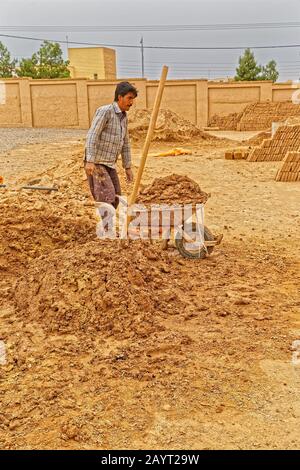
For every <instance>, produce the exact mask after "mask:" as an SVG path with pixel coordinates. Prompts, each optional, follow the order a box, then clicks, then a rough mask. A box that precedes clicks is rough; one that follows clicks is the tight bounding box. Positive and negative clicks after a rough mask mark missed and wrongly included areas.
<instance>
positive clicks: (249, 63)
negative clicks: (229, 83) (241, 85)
mask: <svg viewBox="0 0 300 470" xmlns="http://www.w3.org/2000/svg"><path fill="white" fill-rule="evenodd" d="M261 71H262V67H261V66H260V65H258V64H257V62H256V60H255V57H254V53H253V52H251V50H250V49H249V48H248V49H246V50H245V52H244V55H243V56H240V58H239V66H238V67H237V69H236V76H235V77H234V79H235V80H237V81H238V80H249V81H252V80H260V73H261Z"/></svg>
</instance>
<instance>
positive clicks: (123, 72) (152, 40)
mask: <svg viewBox="0 0 300 470" xmlns="http://www.w3.org/2000/svg"><path fill="white" fill-rule="evenodd" d="M0 6H1V8H0V34H7V35H18V36H31V37H35V38H46V39H51V40H66V35H67V36H68V40H69V41H78V42H88V43H95V44H104V45H106V44H107V45H110V44H123V45H139V42H140V39H141V36H142V35H143V37H144V44H145V46H147V45H148V46H150V45H153V46H193V47H224V46H228V47H229V46H234V47H241V46H250V47H251V46H253V47H254V46H266V45H267V46H270V45H291V44H295V45H297V44H300V27H297V28H296V27H293V28H287V27H284V28H274V29H273V28H268V29H237V30H236V29H231V30H215V31H203V30H202V31H199V30H198V31H141V30H138V29H139V28H137V30H136V31H114V32H99V31H96V32H91V31H88V30H86V31H81V32H80V31H78V28H77V30H76V26H91V27H92V26H137V25H138V26H139V27H140V26H141V25H204V24H207V25H211V24H245V23H283V22H285V23H286V22H300V0H284V1H283V0H260V1H258V0H251V1H250V0H210V1H206V0H181V1H178V0H175V1H174V0H139V1H137V0H109V1H106V0H104V1H103V0H98V1H96V0H94V1H76V0H75V1H74V0H62V1H60V2H58V1H52V0H51V1H49V0H34V1H31V0H18V1H15V0H9V1H8V0H0ZM30 26H32V28H30ZM43 26H48V28H47V30H46V31H43ZM49 26H53V28H50V29H49ZM59 26H60V28H59ZM9 27H11V29H9ZM16 27H17V28H16ZM38 27H39V28H38ZM55 27H56V28H57V30H55ZM22 28H23V30H22ZM38 29H40V31H39V30H38ZM52 29H53V30H52ZM0 41H2V42H3V43H4V44H5V45H6V46H7V47H8V48H9V50H10V52H11V54H12V56H14V57H17V58H21V57H24V56H26V57H28V56H30V55H31V54H32V53H33V52H35V51H36V50H37V49H38V48H39V45H40V43H39V42H37V41H32V40H25V39H12V38H7V37H1V36H0ZM72 47H76V46H75V45H72ZM78 47H80V46H79V44H78ZM62 49H63V51H64V54H65V57H66V49H67V47H66V45H64V44H62ZM115 49H116V50H117V63H118V77H119V78H121V77H122V78H123V77H139V76H141V53H140V50H139V49H129V48H128V49H127V48H118V47H116V48H115ZM253 51H254V53H255V56H256V58H257V60H258V62H259V63H260V64H265V63H266V62H268V61H269V60H271V59H275V60H276V61H277V64H278V68H279V71H280V77H279V80H280V81H284V80H289V79H290V80H297V79H299V76H300V47H295V48H282V49H253ZM241 53H242V50H193V51H192V50H160V49H145V76H146V77H147V78H155V79H156V78H159V75H160V70H161V65H162V64H166V65H169V67H170V72H169V78H194V77H201V78H217V77H226V76H232V75H234V71H235V67H236V64H237V61H238V57H239V55H240V54H241Z"/></svg>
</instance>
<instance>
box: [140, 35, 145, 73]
mask: <svg viewBox="0 0 300 470" xmlns="http://www.w3.org/2000/svg"><path fill="white" fill-rule="evenodd" d="M140 44H141V54H142V77H143V78H144V76H145V63H144V38H143V36H142V38H141V41H140Z"/></svg>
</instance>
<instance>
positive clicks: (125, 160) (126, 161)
mask: <svg viewBox="0 0 300 470" xmlns="http://www.w3.org/2000/svg"><path fill="white" fill-rule="evenodd" d="M121 155H122V165H123V168H125V172H126V179H127V182H128V183H131V182H132V181H133V173H132V170H131V148H130V140H129V134H128V129H127V131H126V136H125V139H124V144H123V147H122V150H121Z"/></svg>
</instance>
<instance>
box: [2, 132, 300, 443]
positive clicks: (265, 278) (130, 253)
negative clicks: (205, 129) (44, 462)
mask: <svg viewBox="0 0 300 470" xmlns="http://www.w3.org/2000/svg"><path fill="white" fill-rule="evenodd" d="M243 134H245V133H243ZM214 135H216V133H215V132H214ZM247 136H248V137H249V133H248V134H247ZM251 136H252V133H251ZM223 137H226V135H225V134H224V132H223V133H222V138H223ZM227 137H230V138H231V139H232V138H234V137H235V135H234V133H233V132H230V135H227ZM243 139H244V136H243V137H241V135H240V134H239V133H237V136H236V140H237V141H238V143H237V142H229V141H228V142H226V141H224V140H222V141H219V142H218V141H215V142H211V141H209V142H203V141H201V142H200V141H199V142H197V141H196V140H195V141H193V142H190V143H189V144H187V143H185V145H184V146H185V147H187V148H188V149H190V150H192V151H193V154H192V155H187V156H177V157H161V158H157V157H153V158H152V159H151V160H148V163H147V167H146V170H145V174H144V181H143V182H144V183H150V182H151V181H152V180H153V179H154V178H156V177H157V176H166V175H168V174H171V173H176V174H180V175H187V176H189V177H190V178H192V179H193V180H195V181H196V182H197V183H198V184H199V185H200V187H201V189H202V190H204V191H206V192H208V193H211V197H210V199H209V200H208V202H207V204H206V206H205V208H206V211H205V214H206V225H207V226H208V227H209V228H210V229H211V230H212V231H214V232H216V233H221V232H222V233H224V239H223V242H222V244H221V245H220V246H218V247H216V248H215V249H214V251H213V253H212V255H211V256H209V257H208V258H206V259H205V260H197V261H191V260H186V259H183V258H181V257H180V255H179V254H178V253H177V252H176V251H175V249H174V248H173V247H172V246H171V247H170V249H169V250H168V251H166V252H162V251H161V249H160V247H159V246H158V245H157V244H154V245H150V244H148V242H146V241H144V242H141V241H135V242H131V243H130V244H129V245H128V246H125V247H120V246H119V244H118V242H117V241H114V240H111V241H100V240H98V239H97V238H96V237H95V224H96V219H95V214H94V209H93V208H92V207H91V205H89V201H91V199H90V196H89V193H88V190H87V186H86V181H85V176H84V174H83V170H82V168H80V165H81V155H82V148H83V139H79V140H75V139H73V140H72V141H70V142H57V143H55V142H54V143H42V144H32V145H27V146H25V147H18V148H16V149H13V150H10V151H9V152H7V153H3V154H2V155H1V156H0V174H2V175H3V176H4V178H5V182H7V184H10V185H11V189H13V188H17V187H18V185H19V184H21V183H22V182H24V181H26V182H33V183H34V182H35V181H40V182H41V183H43V184H52V183H53V182H55V183H56V184H57V185H58V188H59V191H57V192H55V193H54V192H53V193H51V194H44V193H43V194H40V193H39V194H36V193H34V194H33V192H29V191H24V190H23V191H21V192H20V191H10V190H1V191H2V192H1V194H0V196H1V218H2V222H3V224H2V228H1V233H0V275H1V281H0V295H1V304H0V340H1V341H2V342H3V343H4V345H5V348H6V363H5V364H2V365H0V403H1V407H0V447H1V448H2V449H297V448H299V446H300V435H299V425H300V398H299V387H300V364H296V363H295V361H294V363H293V362H292V355H293V350H292V348H293V346H292V345H293V342H294V341H296V340H300V321H299V313H300V298H299V281H300V270H299V267H300V259H299V248H300V237H299V233H300V230H299V229H300V212H299V200H300V185H299V183H278V182H275V180H274V177H275V174H276V171H277V169H278V166H279V164H280V162H270V163H250V162H246V161H242V160H238V161H229V160H225V159H224V151H225V150H226V149H228V148H233V147H234V146H237V145H240V141H241V140H243ZM174 146H176V142H175V143H159V144H154V145H153V146H152V149H151V151H154V152H156V151H159V150H162V151H164V150H168V149H170V148H172V147H174ZM178 146H179V147H182V146H183V145H182V143H181V144H180V145H179V144H178ZM140 152H141V145H139V144H138V143H135V144H134V148H133V153H134V163H135V166H136V167H137V165H138V163H139V158H140ZM121 171H122V170H121ZM122 187H123V189H124V193H125V192H130V189H131V187H130V186H128V185H126V183H125V181H124V178H123V177H122ZM294 356H295V352H294ZM0 364H1V363H0Z"/></svg>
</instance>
